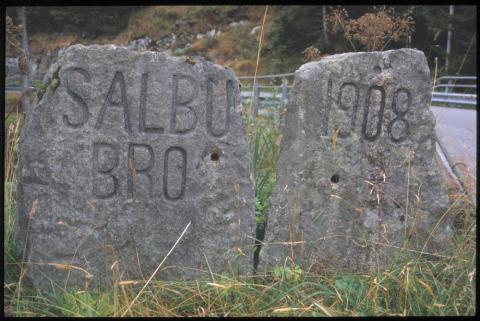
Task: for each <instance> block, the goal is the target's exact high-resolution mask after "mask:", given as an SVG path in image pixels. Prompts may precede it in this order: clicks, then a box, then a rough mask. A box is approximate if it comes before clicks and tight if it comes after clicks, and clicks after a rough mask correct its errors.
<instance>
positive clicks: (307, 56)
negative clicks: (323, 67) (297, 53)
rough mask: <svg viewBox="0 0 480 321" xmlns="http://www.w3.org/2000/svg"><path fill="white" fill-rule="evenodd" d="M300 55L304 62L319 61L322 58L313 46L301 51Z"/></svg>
mask: <svg viewBox="0 0 480 321" xmlns="http://www.w3.org/2000/svg"><path fill="white" fill-rule="evenodd" d="M302 54H303V59H304V61H306V62H309V61H317V60H320V58H322V56H323V55H322V53H321V52H320V50H318V48H316V47H313V46H310V47H307V48H306V49H305V50H304V51H302Z"/></svg>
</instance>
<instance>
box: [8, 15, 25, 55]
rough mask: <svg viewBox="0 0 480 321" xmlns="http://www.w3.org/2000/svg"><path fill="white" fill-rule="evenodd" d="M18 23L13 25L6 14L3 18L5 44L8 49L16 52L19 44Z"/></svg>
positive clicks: (19, 27) (19, 28)
mask: <svg viewBox="0 0 480 321" xmlns="http://www.w3.org/2000/svg"><path fill="white" fill-rule="evenodd" d="M21 28H22V27H21V26H20V25H15V24H14V22H13V19H12V18H11V17H10V16H7V17H6V19H5V35H6V39H5V40H6V41H5V43H6V45H7V50H8V51H13V52H17V50H18V48H19V46H20V40H19V32H20V30H21Z"/></svg>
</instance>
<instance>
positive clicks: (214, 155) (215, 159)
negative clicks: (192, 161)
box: [210, 152, 220, 162]
mask: <svg viewBox="0 0 480 321" xmlns="http://www.w3.org/2000/svg"><path fill="white" fill-rule="evenodd" d="M210 159H211V160H212V161H214V162H218V160H219V159H220V155H219V154H218V152H212V154H211V155H210Z"/></svg>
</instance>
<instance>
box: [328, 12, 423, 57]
mask: <svg viewBox="0 0 480 321" xmlns="http://www.w3.org/2000/svg"><path fill="white" fill-rule="evenodd" d="M327 21H328V23H329V24H330V27H331V28H330V30H331V32H332V33H334V34H338V33H343V36H344V37H345V39H346V40H347V41H348V43H349V44H350V46H351V47H352V49H353V50H354V51H357V47H356V46H355V44H360V45H361V46H362V48H363V49H364V50H366V51H376V50H384V49H385V48H386V47H387V45H388V44H390V42H391V41H395V42H398V41H401V40H405V45H406V47H408V46H409V43H410V41H411V36H412V33H413V32H414V30H415V27H414V25H415V23H414V21H413V18H412V17H411V16H410V15H408V14H407V15H403V16H397V15H396V14H395V10H394V9H393V8H387V7H385V6H381V7H380V8H379V9H378V10H377V12H374V13H365V14H364V15H363V16H361V17H359V18H357V19H351V18H349V16H348V13H347V10H345V9H344V8H340V7H338V8H336V9H333V10H332V11H331V13H330V14H329V15H328V17H327Z"/></svg>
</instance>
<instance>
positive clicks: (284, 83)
mask: <svg viewBox="0 0 480 321" xmlns="http://www.w3.org/2000/svg"><path fill="white" fill-rule="evenodd" d="M282 99H283V103H284V104H286V103H287V101H288V80H287V78H286V77H283V79H282Z"/></svg>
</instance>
